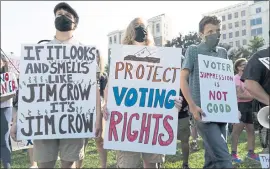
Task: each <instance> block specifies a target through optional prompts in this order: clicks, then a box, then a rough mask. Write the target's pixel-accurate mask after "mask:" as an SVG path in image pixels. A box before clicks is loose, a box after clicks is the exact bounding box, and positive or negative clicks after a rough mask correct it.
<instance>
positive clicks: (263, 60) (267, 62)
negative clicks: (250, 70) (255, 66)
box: [259, 56, 270, 70]
mask: <svg viewBox="0 0 270 169" xmlns="http://www.w3.org/2000/svg"><path fill="white" fill-rule="evenodd" d="M269 60H270V58H269V56H267V57H264V58H259V61H260V62H261V63H262V64H263V65H264V66H265V67H267V69H268V70H270V66H269V62H270V61H269Z"/></svg>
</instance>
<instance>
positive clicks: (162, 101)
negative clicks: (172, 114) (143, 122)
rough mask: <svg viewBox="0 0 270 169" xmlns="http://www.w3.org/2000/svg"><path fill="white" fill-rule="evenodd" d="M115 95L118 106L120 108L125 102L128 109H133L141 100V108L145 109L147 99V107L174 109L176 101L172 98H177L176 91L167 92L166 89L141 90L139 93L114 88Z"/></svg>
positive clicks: (133, 90)
mask: <svg viewBox="0 0 270 169" xmlns="http://www.w3.org/2000/svg"><path fill="white" fill-rule="evenodd" d="M113 93H114V98H115V102H116V105H117V106H120V105H121V104H122V102H123V101H124V105H125V106H126V107H132V106H134V105H135V104H136V103H137V101H138V100H139V107H145V106H146V105H145V104H146V98H148V100H147V102H148V103H147V107H149V108H151V107H153V108H157V106H159V107H160V108H163V107H165V108H166V109H172V108H173V107H174V100H173V99H170V98H171V96H176V91H175V90H169V91H167V90H166V89H162V90H160V89H148V88H139V90H138V91H137V90H136V89H135V88H130V89H128V88H126V87H122V88H121V89H120V90H119V87H113ZM139 93H140V95H139ZM153 102H154V105H153Z"/></svg>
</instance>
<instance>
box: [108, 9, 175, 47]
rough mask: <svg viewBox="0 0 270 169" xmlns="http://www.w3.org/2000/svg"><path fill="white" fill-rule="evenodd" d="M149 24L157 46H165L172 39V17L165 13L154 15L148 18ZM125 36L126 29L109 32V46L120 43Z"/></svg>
mask: <svg viewBox="0 0 270 169" xmlns="http://www.w3.org/2000/svg"><path fill="white" fill-rule="evenodd" d="M147 24H148V25H147V26H148V28H149V30H150V32H151V33H152V35H153V37H154V41H155V44H156V46H164V45H165V44H166V43H167V41H168V40H171V39H172V36H171V33H172V28H171V19H170V18H169V17H168V16H166V15H165V14H161V15H158V16H155V17H152V18H150V19H148V20H147ZM123 36H124V30H116V31H113V32H110V33H109V34H108V44H109V48H110V45H112V44H120V43H121V41H122V38H123Z"/></svg>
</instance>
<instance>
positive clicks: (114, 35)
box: [107, 30, 124, 46]
mask: <svg viewBox="0 0 270 169" xmlns="http://www.w3.org/2000/svg"><path fill="white" fill-rule="evenodd" d="M107 36H108V42H109V43H108V44H109V46H110V45H112V44H121V41H122V38H123V37H124V30H116V31H113V32H110V33H109V34H108V35H107Z"/></svg>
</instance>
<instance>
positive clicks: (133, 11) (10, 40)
mask: <svg viewBox="0 0 270 169" xmlns="http://www.w3.org/2000/svg"><path fill="white" fill-rule="evenodd" d="M59 2H61V1H4V2H3V1H1V48H2V49H3V50H4V51H5V53H6V54H7V55H8V53H10V52H13V53H14V55H15V56H18V57H19V56H20V53H21V52H20V51H21V44H36V43H37V42H38V41H39V40H42V39H53V37H54V35H55V26H54V19H55V18H54V13H53V9H54V7H55V5H56V4H58V3H59ZM240 2H243V1H130V2H129V1H68V2H67V3H68V4H70V5H71V6H72V7H73V8H74V9H75V10H76V11H77V13H78V15H79V18H80V21H79V24H78V28H77V29H76V30H75V33H74V37H76V39H78V40H79V41H80V42H81V43H83V44H85V45H95V46H97V47H98V48H99V49H100V50H101V52H102V55H103V56H104V59H105V61H107V53H108V38H107V35H108V33H109V32H112V31H114V30H121V29H125V28H126V27H127V26H128V24H129V22H130V21H131V20H132V19H133V18H135V17H143V18H145V19H148V18H151V17H154V16H157V15H160V14H163V13H165V14H166V15H168V16H169V17H170V18H171V22H172V37H176V36H177V35H178V34H179V32H181V33H184V34H186V33H188V32H190V31H198V23H199V21H200V19H201V18H202V14H204V13H207V12H211V11H214V10H216V9H219V8H223V7H226V6H229V5H233V4H237V3H240Z"/></svg>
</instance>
